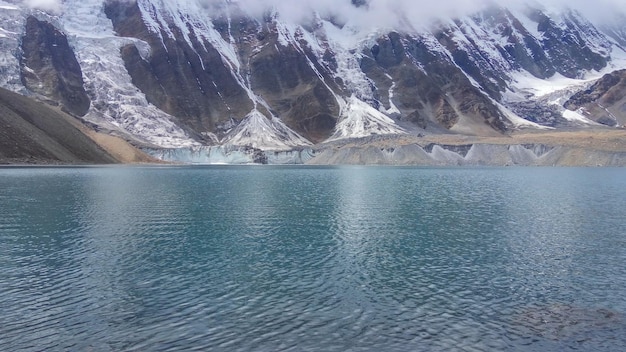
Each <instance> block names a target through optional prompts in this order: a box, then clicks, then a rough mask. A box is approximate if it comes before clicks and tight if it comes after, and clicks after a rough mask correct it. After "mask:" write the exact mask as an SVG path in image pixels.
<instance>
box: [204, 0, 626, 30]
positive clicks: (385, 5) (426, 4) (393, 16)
mask: <svg viewBox="0 0 626 352" xmlns="http://www.w3.org/2000/svg"><path fill="white" fill-rule="evenodd" d="M201 1H202V0H201ZM203 1H205V2H206V1H215V0H203ZM221 1H223V0H221ZM232 2H236V3H238V4H240V5H241V6H242V7H243V8H245V9H246V11H247V12H249V13H250V14H252V15H260V14H262V13H263V12H264V11H266V10H267V9H268V8H274V9H275V10H276V11H277V12H278V13H279V14H280V16H281V17H282V18H284V19H286V20H288V21H295V22H298V21H302V20H305V19H307V18H309V17H310V15H311V13H312V12H313V11H315V12H317V13H319V14H321V15H322V16H324V17H327V16H333V17H335V18H337V19H339V20H340V21H342V22H350V23H352V24H355V25H358V26H371V27H398V26H399V25H401V24H402V23H403V22H407V21H408V22H409V23H410V24H411V25H416V24H420V23H428V22H430V21H432V20H436V19H440V18H449V17H455V16H462V15H465V14H469V13H473V12H476V11H479V10H481V9H483V8H485V7H487V6H490V5H494V4H495V5H500V6H504V7H508V8H514V9H521V8H524V7H525V6H526V4H531V5H532V6H533V7H537V8H545V9H547V10H561V9H564V8H572V9H576V10H578V11H580V12H582V13H584V14H585V16H586V17H588V18H590V19H591V20H592V21H594V22H596V23H601V22H603V21H605V20H606V21H609V20H612V19H614V18H615V16H616V14H618V13H622V14H625V13H626V1H624V0H594V1H589V0H542V1H538V0H501V1H494V0H439V1H437V0H434V1H432V0H428V1H423V0H421V1H420V0H368V1H367V2H368V5H367V6H361V7H359V8H357V7H355V6H354V5H352V3H351V0H315V1H306V2H305V1H294V0H234V1H232Z"/></svg>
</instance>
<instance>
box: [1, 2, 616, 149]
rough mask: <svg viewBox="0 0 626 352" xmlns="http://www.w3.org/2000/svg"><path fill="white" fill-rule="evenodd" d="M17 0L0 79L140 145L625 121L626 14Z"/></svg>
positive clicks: (489, 133) (263, 145)
mask: <svg viewBox="0 0 626 352" xmlns="http://www.w3.org/2000/svg"><path fill="white" fill-rule="evenodd" d="M27 3H29V2H23V1H17V0H0V48H1V49H2V50H1V51H0V86H2V87H4V88H7V89H9V90H13V91H15V92H18V93H21V94H24V95H27V96H32V97H36V98H38V99H40V100H44V101H48V102H49V103H52V104H57V105H58V106H60V107H61V108H62V109H63V110H64V111H65V112H67V113H69V114H71V115H73V116H76V117H78V118H80V119H81V120H83V121H85V122H86V123H89V124H92V125H95V126H97V127H98V129H99V130H100V131H104V132H108V133H113V134H115V135H119V136H123V137H124V138H125V139H126V140H128V141H130V142H132V143H133V144H135V145H139V146H143V147H151V148H189V149H190V150H191V149H194V148H195V149H197V148H202V146H223V147H224V148H237V147H240V148H252V149H254V150H265V151H287V150H302V148H311V147H312V146H316V145H320V143H325V144H328V143H337V142H338V141H351V140H355V139H359V138H360V139H362V140H365V141H367V140H368V138H371V137H372V136H381V135H383V136H396V137H398V138H403V137H402V136H407V138H408V137H411V138H412V137H415V136H422V135H431V134H441V135H447V134H459V135H469V136H484V137H498V136H504V135H507V134H510V133H512V132H514V131H518V130H520V129H537V130H541V129H546V128H557V129H562V128H572V127H576V128H583V127H593V128H597V127H598V126H599V125H605V126H610V127H612V128H615V127H619V126H622V125H623V124H624V121H625V120H626V111H625V109H624V107H623V101H624V94H625V93H624V91H623V89H617V88H618V87H621V86H622V83H621V79H623V73H620V72H621V71H618V70H620V69H624V68H626V51H625V50H624V47H625V45H626V27H623V23H624V22H620V21H616V22H615V23H613V22H611V23H609V22H608V21H607V22H603V23H600V24H598V23H597V21H596V22H594V21H592V20H591V19H590V18H588V17H586V16H585V14H584V13H581V12H580V11H577V10H574V9H561V8H558V9H552V8H548V7H546V6H540V5H536V4H535V5H527V6H514V7H503V6H498V5H493V4H492V5H489V6H485V7H481V8H480V9H478V10H476V11H474V12H472V13H469V14H468V13H463V14H460V15H458V16H452V17H438V18H436V19H435V20H428V21H427V20H420V21H417V20H413V19H411V18H410V17H409V15H408V14H402V13H398V12H401V11H395V12H394V13H396V15H397V16H398V17H397V18H396V20H395V21H393V25H389V23H386V22H383V21H380V22H378V21H374V22H372V23H368V22H367V21H364V20H363V18H369V17H367V16H366V15H372V11H374V10H373V9H372V8H370V3H369V2H368V1H364V0H359V1H351V2H348V3H347V4H344V5H345V6H344V7H343V8H345V9H347V10H345V11H347V12H346V13H348V14H349V15H345V14H346V13H344V14H343V16H342V14H341V13H339V14H338V13H332V12H320V11H317V12H316V11H311V12H310V13H306V14H305V15H303V16H300V17H298V18H293V16H288V15H287V14H286V13H284V12H283V13H281V12H280V9H279V8H276V7H267V8H263V9H261V10H259V9H252V8H250V7H249V6H248V7H247V6H246V5H249V4H250V3H251V2H250V1H247V2H246V1H234V0H222V1H217V0H214V1H203V0H176V1H172V0H136V1H129V0H81V1H78V0H65V1H63V2H61V3H56V6H47V7H45V8H42V7H39V8H38V7H29V6H27V5H26V4H27ZM43 3H47V2H40V4H43ZM50 4H52V3H50ZM346 6H347V7H346ZM614 12H616V13H617V12H618V11H617V9H616V11H614ZM620 24H621V25H620ZM614 71H617V72H614ZM603 76H604V78H602V77H603ZM607 77H608V78H607ZM611 77H613V78H611ZM616 77H618V78H619V77H622V78H619V80H618V78H616ZM598 79H600V80H599V81H597V83H595V82H596V80H598ZM616 80H618V81H619V82H617V83H614V82H615V81H616ZM603 82H604V83H603ZM594 83H595V86H594V85H593V84H594ZM596 86H599V87H596ZM609 86H610V87H609ZM594 87H596V88H594ZM587 91H589V92H588V93H584V92H587ZM579 92H580V93H579ZM585 94H586V95H585ZM590 104H591V105H590ZM594 104H595V105H594ZM604 104H607V105H604ZM592 105H593V106H592ZM600 106H604V107H606V109H603V108H598V107H600ZM607 111H608V112H609V113H607Z"/></svg>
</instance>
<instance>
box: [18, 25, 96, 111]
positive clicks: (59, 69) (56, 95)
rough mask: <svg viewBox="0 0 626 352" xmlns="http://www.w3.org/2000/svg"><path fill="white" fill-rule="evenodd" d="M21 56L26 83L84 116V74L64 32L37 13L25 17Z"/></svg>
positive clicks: (85, 97)
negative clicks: (36, 15)
mask: <svg viewBox="0 0 626 352" xmlns="http://www.w3.org/2000/svg"><path fill="white" fill-rule="evenodd" d="M21 51H22V56H21V58H20V69H21V77H22V82H23V83H24V86H26V88H28V89H29V90H31V91H33V92H35V93H37V94H40V95H42V96H44V97H46V98H48V99H50V100H52V101H54V102H55V103H58V104H60V105H61V107H62V108H63V109H64V110H66V111H67V112H69V113H71V114H73V115H77V116H83V115H85V114H86V113H87V111H88V110H89V104H90V101H89V97H88V96H87V93H86V92H85V88H84V82H83V75H82V71H81V68H80V65H79V64H78V61H77V60H76V56H75V55H74V51H73V50H72V48H71V47H70V46H69V44H68V41H67V37H66V35H65V33H63V32H61V31H60V30H59V29H57V28H55V27H54V26H53V25H52V24H51V23H49V22H45V21H40V20H38V19H37V18H36V17H34V16H28V18H27V19H26V28H25V30H24V35H23V37H22V45H21Z"/></svg>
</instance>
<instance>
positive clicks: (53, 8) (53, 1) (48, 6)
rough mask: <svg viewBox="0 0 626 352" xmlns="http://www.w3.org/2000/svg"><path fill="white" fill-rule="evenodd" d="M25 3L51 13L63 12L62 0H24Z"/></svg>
mask: <svg viewBox="0 0 626 352" xmlns="http://www.w3.org/2000/svg"><path fill="white" fill-rule="evenodd" d="M24 3H25V4H26V5H27V6H28V7H31V8H34V9H39V10H43V11H46V12H50V13H59V12H61V0H24Z"/></svg>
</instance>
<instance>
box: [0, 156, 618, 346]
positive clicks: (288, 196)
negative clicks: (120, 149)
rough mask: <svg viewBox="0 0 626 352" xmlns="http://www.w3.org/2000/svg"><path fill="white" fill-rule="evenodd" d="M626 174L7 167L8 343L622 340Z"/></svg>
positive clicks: (0, 279) (1, 202)
mask: <svg viewBox="0 0 626 352" xmlns="http://www.w3.org/2000/svg"><path fill="white" fill-rule="evenodd" d="M616 174H617V175H616ZM622 174H623V171H622V170H611V169H609V170H587V169H585V170H579V169H573V170H570V169H556V170H553V169H545V170H544V169H540V170H537V169H516V170H513V171H511V170H508V169H469V170H467V169H465V170H462V169H420V168H367V167H358V168H357V167H354V168H280V167H279V168H237V167H235V168H222V167H217V168H195V167H191V168H155V169H153V168H85V169H32V170H29V169H16V170H3V169H0V189H1V190H2V194H1V195H0V209H2V210H3V212H2V214H0V268H1V269H2V270H1V271H0V346H2V349H7V350H23V351H39V350H46V351H55V350H59V351H65V350H76V351H82V350H95V351H120V350H124V351H149V350H164V351H177V350H200V351H202V350H228V351H251V350H254V351H307V350H324V351H378V350H385V351H406V350H414V351H450V350H462V351H493V350H518V351H524V350H529V351H530V350H533V351H536V350H542V351H550V350H553V351H563V350H576V349H583V350H594V351H611V350H616V349H619V347H621V346H623V345H626V337H625V336H626V317H625V315H624V312H626V305H625V304H624V300H623V297H624V294H625V292H624V288H625V287H626V272H625V270H626V269H625V268H626V254H625V249H624V246H623V244H624V243H626V224H625V223H624V222H623V219H624V215H626V199H624V198H623V197H615V195H616V194H621V193H619V192H621V191H622V190H623V189H624V186H626V181H624V180H626V178H624V177H622V176H623V175H622ZM618 176H619V177H618ZM599 180H605V181H604V182H602V181H599ZM606 180H611V182H608V181H606ZM591 215H592V216H591Z"/></svg>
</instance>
